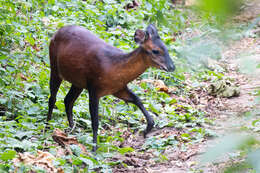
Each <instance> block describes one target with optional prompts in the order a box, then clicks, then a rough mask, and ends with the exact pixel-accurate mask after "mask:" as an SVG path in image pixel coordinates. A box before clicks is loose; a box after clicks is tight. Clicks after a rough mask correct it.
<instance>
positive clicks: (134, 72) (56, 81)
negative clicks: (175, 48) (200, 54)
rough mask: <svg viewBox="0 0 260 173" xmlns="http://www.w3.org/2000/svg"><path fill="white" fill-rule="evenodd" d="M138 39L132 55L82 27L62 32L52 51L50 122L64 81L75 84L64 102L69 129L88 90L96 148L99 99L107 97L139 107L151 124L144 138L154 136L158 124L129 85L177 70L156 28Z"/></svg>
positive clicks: (56, 39)
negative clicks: (150, 73)
mask: <svg viewBox="0 0 260 173" xmlns="http://www.w3.org/2000/svg"><path fill="white" fill-rule="evenodd" d="M134 38H135V41H136V43H138V44H140V47H139V48H137V49H135V50H134V51H132V52H131V53H124V52H122V51H121V50H120V49H118V48H116V47H113V46H110V45H109V44H107V43H105V42H104V41H103V40H101V39H99V38H98V37H96V36H95V35H93V34H92V33H91V32H90V31H88V30H86V29H84V28H82V27H78V26H67V27H63V28H61V29H60V30H59V31H58V32H57V33H56V34H55V35H54V36H53V38H52V39H51V43H50V49H49V50H50V64H51V79H50V91H51V96H50V98H49V111H48V117H47V120H48V121H49V120H51V118H52V111H53V108H54V105H55V102H56V94H57V91H58V89H59V86H60V84H61V82H62V80H67V81H69V82H70V83H72V86H71V88H70V91H69V92H68V94H67V95H66V97H65V99H64V103H65V108H66V114H67V117H68V121H69V125H70V127H74V122H73V114H72V109H73V104H74V102H75V100H76V99H77V97H78V96H79V95H80V93H81V92H82V90H83V88H86V89H88V91H89V110H90V115H91V122H92V130H93V142H94V143H95V144H97V131H98V105H99V98H100V97H102V96H105V95H110V94H112V95H114V96H116V97H118V98H120V99H123V100H124V101H126V102H131V103H134V104H135V105H137V106H138V107H139V109H140V110H141V111H142V113H143V114H144V116H145V118H146V120H147V128H146V130H145V131H144V136H145V135H146V134H147V133H148V132H150V131H151V129H152V128H153V126H154V120H153V118H152V117H151V116H150V115H149V113H148V112H147V111H146V109H145V108H144V106H143V104H142V102H141V100H140V99H139V98H138V96H136V95H135V94H134V93H133V92H132V91H131V90H130V89H129V88H128V87H127V84H128V83H129V82H130V81H132V80H134V79H135V78H137V77H138V76H139V75H140V74H142V73H143V72H144V71H145V70H146V69H147V68H148V67H150V66H154V67H158V68H161V69H164V70H166V71H173V70H174V68H175V67H174V64H173V62H172V60H171V58H170V56H169V53H168V50H167V48H166V47H165V45H164V44H163V42H162V41H161V40H160V37H159V35H158V33H157V30H156V28H155V27H154V26H153V25H149V26H148V27H147V30H146V31H142V30H136V33H135V37H134ZM96 148H97V146H94V147H93V149H94V151H95V150H96Z"/></svg>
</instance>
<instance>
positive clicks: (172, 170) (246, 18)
mask: <svg viewBox="0 0 260 173" xmlns="http://www.w3.org/2000/svg"><path fill="white" fill-rule="evenodd" d="M259 16H260V0H250V1H247V2H246V3H245V5H244V6H243V11H242V12H241V13H240V14H239V15H238V16H236V17H235V19H234V21H235V22H236V23H241V24H242V23H250V22H252V21H253V20H254V19H256V18H257V17H259ZM250 32H251V33H253V34H256V35H257V34H258V37H257V36H256V37H251V36H244V37H243V38H241V39H240V40H237V41H233V42H232V43H230V44H229V46H228V47H227V48H226V49H225V51H223V53H222V59H221V60H220V61H219V63H222V64H225V65H226V69H227V72H226V73H225V76H229V77H232V78H233V79H235V82H236V84H237V85H239V87H240V95H239V96H238V97H232V98H228V99H219V100H217V99H215V104H213V105H214V107H213V108H212V107H211V109H213V111H212V112H211V113H212V114H214V118H215V119H216V120H215V121H214V123H215V124H214V125H213V126H211V127H210V128H211V129H212V130H213V131H214V132H216V133H217V134H218V136H224V135H225V134H227V133H229V132H231V131H234V130H235V129H238V128H240V127H241V126H249V125H250V124H249V123H250V122H252V120H250V121H249V120H248V119H246V117H245V116H244V114H245V113H246V112H250V111H253V110H258V109H259V110H260V105H259V103H257V102H256V101H255V99H256V96H255V95H254V93H255V91H256V89H259V88H260V68H258V69H257V68H253V66H255V64H260V38H259V35H260V23H259V24H257V27H254V28H253V29H251V30H250ZM248 66H249V68H248ZM205 97H208V96H206V95H205ZM259 112H260V111H259ZM259 112H258V113H257V112H255V113H254V115H255V116H253V117H251V118H253V119H254V118H255V119H259V118H260V113H259ZM156 133H160V134H165V135H169V134H170V133H178V131H174V130H172V129H170V128H169V129H167V128H164V129H161V130H156V131H154V132H152V134H151V135H153V134H156ZM125 135H126V136H127V135H128V134H125ZM256 136H259V135H258V134H256ZM124 138H127V139H128V140H127V141H126V143H127V144H131V146H132V147H133V148H135V149H138V147H139V146H141V144H142V143H143V142H144V139H143V138H142V137H136V138H132V137H131V136H129V137H124ZM215 144H216V140H215V139H208V140H206V141H201V142H200V143H199V144H194V145H192V146H189V147H188V148H187V150H186V151H180V150H178V149H172V150H169V151H165V153H164V154H165V156H166V157H167V158H168V160H167V161H166V162H163V163H155V162H152V161H151V160H152V159H151V158H152V157H153V151H152V150H151V151H147V152H145V153H143V154H137V153H131V154H128V155H125V156H123V158H122V156H118V157H120V158H117V157H115V158H114V159H115V160H117V159H120V160H123V162H124V163H125V164H127V165H128V166H132V167H131V168H129V167H128V168H124V167H121V168H120V167H116V168H115V169H114V170H113V172H128V173H131V172H137V173H143V172H144V173H187V172H199V171H201V172H204V173H219V172H222V171H221V170H223V168H224V167H225V166H226V164H227V161H228V158H222V159H221V161H218V162H214V163H206V164H204V165H201V164H199V163H200V156H201V154H202V153H204V152H205V151H206V150H207V148H208V147H210V146H214V145H215Z"/></svg>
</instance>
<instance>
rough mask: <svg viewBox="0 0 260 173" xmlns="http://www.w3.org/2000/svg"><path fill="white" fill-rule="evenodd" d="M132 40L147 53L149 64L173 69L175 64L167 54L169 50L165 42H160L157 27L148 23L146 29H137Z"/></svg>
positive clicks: (163, 68)
mask: <svg viewBox="0 0 260 173" xmlns="http://www.w3.org/2000/svg"><path fill="white" fill-rule="evenodd" d="M134 40H135V42H136V43H138V44H139V45H140V46H141V47H142V48H143V49H144V50H145V51H146V52H147V54H149V56H148V57H149V61H150V63H151V66H153V67H156V68H159V69H162V70H165V71H174V70H175V66H174V63H173V61H172V59H171V58H170V56H169V52H168V49H167V47H166V46H165V44H164V43H163V42H162V40H161V38H160V36H159V34H158V32H157V29H156V28H155V26H154V25H152V24H150V25H149V26H148V27H147V28H146V31H143V30H140V29H137V30H136V32H135V36H134Z"/></svg>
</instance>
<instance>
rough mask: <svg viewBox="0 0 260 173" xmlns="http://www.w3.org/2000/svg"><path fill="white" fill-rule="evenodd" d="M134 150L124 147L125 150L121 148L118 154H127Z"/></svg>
mask: <svg viewBox="0 0 260 173" xmlns="http://www.w3.org/2000/svg"><path fill="white" fill-rule="evenodd" d="M133 151H134V149H133V148H132V147H124V148H119V149H118V152H119V153H120V154H125V153H129V152H133Z"/></svg>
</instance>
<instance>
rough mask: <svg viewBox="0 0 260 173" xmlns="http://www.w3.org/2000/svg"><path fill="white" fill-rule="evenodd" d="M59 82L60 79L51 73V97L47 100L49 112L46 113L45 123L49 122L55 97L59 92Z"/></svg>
mask: <svg viewBox="0 0 260 173" xmlns="http://www.w3.org/2000/svg"><path fill="white" fill-rule="evenodd" d="M61 82H62V79H61V78H60V77H59V76H58V75H57V74H56V73H54V72H51V79H50V92H51V96H50V98H49V111H48V116H47V121H49V120H51V118H52V111H53V108H54V105H55V102H56V95H57V92H58V90H59V87H60V84H61Z"/></svg>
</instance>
